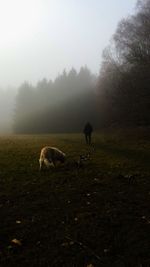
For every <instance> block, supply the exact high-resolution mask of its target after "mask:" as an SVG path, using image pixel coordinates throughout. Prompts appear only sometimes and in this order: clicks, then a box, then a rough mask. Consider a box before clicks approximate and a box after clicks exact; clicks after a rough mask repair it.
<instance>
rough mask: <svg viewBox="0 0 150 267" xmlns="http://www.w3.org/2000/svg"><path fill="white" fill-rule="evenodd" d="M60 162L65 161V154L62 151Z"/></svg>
mask: <svg viewBox="0 0 150 267" xmlns="http://www.w3.org/2000/svg"><path fill="white" fill-rule="evenodd" d="M60 160H61V162H62V163H64V162H65V161H66V154H65V153H62V156H61V159H60Z"/></svg>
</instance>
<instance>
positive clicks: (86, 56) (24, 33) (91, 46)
mask: <svg viewBox="0 0 150 267" xmlns="http://www.w3.org/2000/svg"><path fill="white" fill-rule="evenodd" d="M135 4H136V0H126V1H120V0H113V1H110V0H82V1H81V0H55V1H54V0H53V1H52V0H45V1H43V0H13V1H10V0H5V1H4V0H0V37H1V38H0V39H1V41H0V58H1V60H0V69H1V76H0V77H1V78H0V87H7V86H8V85H10V86H19V85H20V84H21V83H22V82H23V81H24V80H27V81H29V82H31V83H36V82H37V81H38V80H40V79H42V78H43V77H45V78H47V79H54V78H55V77H56V76H57V75H58V73H61V72H62V70H63V69H64V68H66V70H69V69H71V67H72V66H74V67H75V68H76V69H77V70H79V69H80V67H81V66H84V65H87V66H88V67H89V68H90V69H91V71H92V72H94V73H98V72H99V68H100V61H101V53H102V50H103V48H104V47H105V46H106V45H107V44H108V42H109V39H110V38H111V36H112V34H113V33H114V31H115V29H116V26H117V23H118V22H119V20H120V19H121V18H123V17H126V16H127V15H129V14H131V13H133V12H134V8H135Z"/></svg>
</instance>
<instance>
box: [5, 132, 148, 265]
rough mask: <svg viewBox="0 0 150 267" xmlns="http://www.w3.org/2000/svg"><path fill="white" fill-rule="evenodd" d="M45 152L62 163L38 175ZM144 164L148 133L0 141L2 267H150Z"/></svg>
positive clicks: (51, 136) (146, 187)
mask: <svg viewBox="0 0 150 267" xmlns="http://www.w3.org/2000/svg"><path fill="white" fill-rule="evenodd" d="M45 145H50V146H56V147H58V148H59V149H61V150H62V151H64V152H65V153H66V154H67V155H68V160H67V162H66V164H65V165H60V166H57V168H56V169H53V168H51V169H50V170H48V171H47V170H43V172H39V163H38V159H39V154H40V149H41V148H42V147H43V146H45ZM93 148H94V150H93ZM89 150H90V151H92V154H91V159H90V160H89V161H87V162H85V164H84V166H83V168H80V169H79V170H77V168H76V165H75V160H77V159H78V157H79V155H80V154H85V153H86V152H88V151H89ZM149 159H150V138H149V134H147V132H146V133H143V132H139V131H134V132H133V131H132V132H130V131H126V132H123V131H116V132H115V131H110V133H108V132H106V133H104V132H103V133H100V134H98V133H97V134H95V135H94V136H93V146H92V148H91V147H90V148H89V147H88V146H86V145H85V144H84V138H83V136H82V135H80V134H57V135H34V136H32V135H26V136H10V137H9V136H8V137H7V136H5V137H4V136H3V137H0V216H1V217H0V266H1V267H3V266H6V267H9V266H11V267H13V266H19V267H24V266H35V267H36V266H43V267H48V266H50V267H57V266H58V267H86V266H88V265H90V264H92V265H93V266H94V267H99V266H108V267H109V266H115V267H122V266H125V267H127V266H130V267H136V266H137V267H148V266H150V256H149V255H150V253H149V252H150V235H148V233H149V231H150V214H149V203H150V179H149V178H150V164H149ZM127 175H136V179H135V180H133V181H131V183H129V180H128V178H126V176H127ZM17 221H20V223H17ZM14 238H16V239H17V240H19V241H21V246H19V245H17V244H16V245H15V244H13V243H12V242H11V241H12V240H13V239H14ZM92 265H91V266H92Z"/></svg>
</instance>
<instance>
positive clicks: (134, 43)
mask: <svg viewBox="0 0 150 267" xmlns="http://www.w3.org/2000/svg"><path fill="white" fill-rule="evenodd" d="M149 108H150V0H139V1H138V2H137V5H136V11H135V14H133V15H131V16H129V17H127V18H126V19H123V20H121V21H120V22H119V24H118V27H117V29H116V32H115V33H114V35H113V36H112V38H111V44H110V45H109V46H108V47H106V48H105V49H104V51H103V56H102V64H101V69H100V73H99V77H98V78H96V77H95V76H94V75H93V74H91V72H90V70H89V69H88V68H87V67H82V68H81V69H80V71H79V72H77V71H76V70H75V69H74V68H73V69H72V70H71V71H69V72H68V73H67V72H66V71H64V72H63V73H62V74H60V75H58V77H57V78H56V79H55V81H51V80H50V81H47V80H46V79H43V80H42V81H39V82H38V84H37V85H36V86H35V87H33V86H32V85H30V84H29V83H27V82H25V83H24V84H23V85H22V86H21V87H20V88H19V90H18V95H17V98H16V109H15V114H14V131H15V132H16V133H47V132H77V131H81V130H82V128H83V125H84V124H85V122H86V121H90V122H91V123H92V124H93V125H94V126H95V128H100V127H104V126H112V125H116V126H120V125H121V126H147V125H150V113H149Z"/></svg>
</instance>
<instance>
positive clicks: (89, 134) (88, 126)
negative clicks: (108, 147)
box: [83, 122, 93, 145]
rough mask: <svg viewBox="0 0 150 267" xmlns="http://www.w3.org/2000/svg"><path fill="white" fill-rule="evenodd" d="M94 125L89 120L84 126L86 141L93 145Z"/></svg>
mask: <svg viewBox="0 0 150 267" xmlns="http://www.w3.org/2000/svg"><path fill="white" fill-rule="evenodd" d="M92 132H93V127H92V125H91V124H90V123H89V122H87V123H86V124H85V126H84V130H83V133H84V135H85V141H86V144H87V145H91V137H92Z"/></svg>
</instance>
